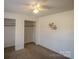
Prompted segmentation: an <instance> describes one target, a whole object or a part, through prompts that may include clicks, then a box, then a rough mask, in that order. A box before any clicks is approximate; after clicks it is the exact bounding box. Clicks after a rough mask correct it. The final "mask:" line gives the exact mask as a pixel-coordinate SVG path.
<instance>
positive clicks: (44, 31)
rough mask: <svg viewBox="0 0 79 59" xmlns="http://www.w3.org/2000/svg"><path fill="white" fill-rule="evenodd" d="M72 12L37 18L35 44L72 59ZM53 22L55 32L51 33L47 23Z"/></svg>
mask: <svg viewBox="0 0 79 59" xmlns="http://www.w3.org/2000/svg"><path fill="white" fill-rule="evenodd" d="M73 15H74V13H73V10H71V11H65V12H61V13H57V14H54V15H53V14H52V15H49V16H45V17H41V18H39V21H38V22H37V37H36V38H37V44H40V45H42V46H44V47H47V48H49V49H51V50H53V51H56V52H58V53H60V54H63V55H64V56H67V57H70V58H72V59H73V56H74V55H73V54H74V52H73V51H74V47H73V46H74V23H73V22H74V18H73ZM50 22H54V23H55V24H56V25H57V30H55V31H52V30H51V29H50V28H49V25H48V24H49V23H50Z"/></svg>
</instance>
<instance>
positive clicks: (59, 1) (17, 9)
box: [4, 0, 74, 18]
mask: <svg viewBox="0 0 79 59" xmlns="http://www.w3.org/2000/svg"><path fill="white" fill-rule="evenodd" d="M35 1H36V0H4V7H5V9H4V11H5V12H14V13H21V14H26V15H28V16H32V17H33V16H34V17H37V18H38V17H42V16H46V15H49V14H55V13H58V12H62V11H67V10H71V9H73V8H74V0H37V1H38V3H41V4H45V5H47V6H51V7H52V8H50V9H47V10H44V11H40V12H39V13H38V14H34V13H33V12H32V9H30V8H28V6H27V5H28V4H32V3H33V2H35Z"/></svg>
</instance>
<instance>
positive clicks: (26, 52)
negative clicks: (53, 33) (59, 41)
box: [4, 44, 69, 59]
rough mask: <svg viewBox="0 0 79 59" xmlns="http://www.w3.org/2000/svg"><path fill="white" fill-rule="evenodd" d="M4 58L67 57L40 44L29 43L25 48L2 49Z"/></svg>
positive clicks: (60, 58) (50, 58) (44, 58)
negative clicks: (17, 49) (16, 49)
mask: <svg viewBox="0 0 79 59" xmlns="http://www.w3.org/2000/svg"><path fill="white" fill-rule="evenodd" d="M4 59H69V58H67V57H64V56H62V55H60V54H58V53H55V52H53V51H50V50H47V49H45V48H43V47H41V46H38V45H34V44H29V45H26V46H25V49H22V50H19V51H15V50H14V48H13V47H9V48H5V49H4Z"/></svg>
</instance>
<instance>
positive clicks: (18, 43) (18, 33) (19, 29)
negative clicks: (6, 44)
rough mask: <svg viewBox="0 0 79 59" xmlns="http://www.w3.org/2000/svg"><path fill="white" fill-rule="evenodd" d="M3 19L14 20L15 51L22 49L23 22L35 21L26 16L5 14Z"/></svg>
mask: <svg viewBox="0 0 79 59" xmlns="http://www.w3.org/2000/svg"><path fill="white" fill-rule="evenodd" d="M4 17H5V18H10V19H16V27H15V50H19V49H23V48H24V20H32V21H35V18H33V17H28V16H27V15H23V14H18V13H12V12H5V15H4Z"/></svg>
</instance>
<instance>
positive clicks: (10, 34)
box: [4, 18, 16, 48]
mask: <svg viewBox="0 0 79 59" xmlns="http://www.w3.org/2000/svg"><path fill="white" fill-rule="evenodd" d="M15 22H16V21H15V19H9V18H4V48H8V47H12V48H14V47H15Z"/></svg>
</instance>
